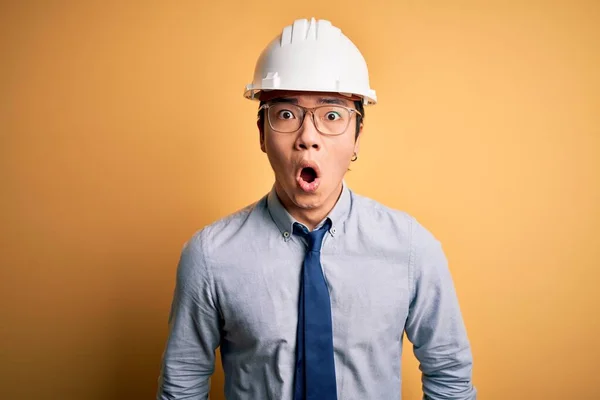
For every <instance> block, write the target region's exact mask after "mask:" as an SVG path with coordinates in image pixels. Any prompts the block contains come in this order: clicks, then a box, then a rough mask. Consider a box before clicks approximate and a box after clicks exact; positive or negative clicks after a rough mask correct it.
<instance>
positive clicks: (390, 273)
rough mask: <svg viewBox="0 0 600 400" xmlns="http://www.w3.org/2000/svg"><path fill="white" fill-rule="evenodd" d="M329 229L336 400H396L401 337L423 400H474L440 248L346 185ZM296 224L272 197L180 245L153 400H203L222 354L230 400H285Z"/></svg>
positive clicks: (297, 267) (294, 299) (467, 354)
mask: <svg viewBox="0 0 600 400" xmlns="http://www.w3.org/2000/svg"><path fill="white" fill-rule="evenodd" d="M328 218H330V219H331V221H332V227H331V228H330V230H329V234H327V235H326V236H325V238H324V241H323V247H322V249H321V264H322V267H323V272H324V276H325V279H326V281H327V285H328V287H329V291H330V297H331V309H332V319H333V344H334V350H335V354H334V357H335V370H336V380H337V391H338V399H340V400H354V399H356V400H388V399H389V400H397V399H400V397H401V378H400V376H401V371H400V367H401V361H400V359H401V355H402V340H403V333H404V332H406V336H407V337H408V339H409V340H410V341H411V342H412V343H413V345H414V352H415V355H416V357H417V358H418V360H419V362H420V366H421V370H422V372H423V392H424V396H425V397H424V398H425V399H431V400H441V399H445V400H447V399H453V400H467V399H468V400H473V399H475V398H476V391H475V388H474V387H473V385H472V382H471V369H472V356H471V348H470V345H469V341H468V338H467V334H466V331H465V327H464V323H463V319H462V316H461V313H460V309H459V304H458V301H457V297H456V293H455V289H454V285H453V282H452V278H451V276H450V272H449V270H448V267H447V261H446V257H445V255H444V253H443V251H442V247H441V245H440V243H439V241H438V240H436V239H435V238H434V237H433V236H432V234H431V233H430V232H428V231H427V230H426V229H425V228H423V226H421V225H420V224H419V223H418V222H417V221H416V220H415V219H414V218H413V217H411V216H409V215H408V214H406V213H403V212H400V211H396V210H393V209H390V208H387V207H385V206H383V205H381V204H380V203H378V202H376V201H374V200H371V199H368V198H366V197H363V196H360V195H357V194H355V193H353V192H352V191H351V190H350V189H349V188H348V187H347V186H346V185H345V184H344V188H343V190H342V194H341V196H340V198H339V200H338V202H337V203H336V205H335V207H334V209H333V210H332V211H331V213H330V214H329V216H328ZM294 222H296V221H295V220H294V219H293V218H292V217H291V215H290V214H289V213H288V212H287V211H286V210H285V208H284V207H283V206H282V204H281V202H280V201H279V199H278V198H277V195H276V193H275V191H274V190H272V191H271V192H270V193H269V194H268V195H266V196H265V197H263V198H262V199H261V200H260V201H258V202H257V203H255V204H252V205H250V206H248V207H246V208H245V209H243V210H241V211H238V212H237V213H235V214H232V215H230V216H228V217H226V218H223V219H221V220H219V221H217V222H215V223H213V224H211V225H209V226H207V227H205V228H204V229H202V230H201V231H199V232H197V233H196V234H195V235H194V236H193V237H192V238H191V239H190V240H189V241H188V242H187V243H186V245H185V246H184V249H183V251H182V254H181V259H180V261H179V266H178V271H177V283H176V288H175V293H174V297H173V303H172V309H171V315H170V319H169V322H170V334H169V338H168V341H167V345H166V348H165V352H164V355H163V365H162V369H161V374H160V379H159V389H158V395H157V398H158V399H160V400H166V399H203V400H204V399H206V398H207V397H208V393H209V380H210V376H211V375H212V373H213V371H214V365H215V350H216V349H217V347H219V346H220V351H221V358H222V363H223V370H224V372H225V396H226V398H227V399H228V400H248V399H260V400H266V399H272V400H291V399H292V391H293V383H294V361H295V353H294V351H295V344H296V325H297V322H298V295H299V290H300V273H301V268H302V263H303V259H304V254H305V251H306V245H305V243H304V242H303V239H302V238H300V237H297V236H295V235H292V231H293V230H292V225H293V223H294ZM323 222H324V221H323Z"/></svg>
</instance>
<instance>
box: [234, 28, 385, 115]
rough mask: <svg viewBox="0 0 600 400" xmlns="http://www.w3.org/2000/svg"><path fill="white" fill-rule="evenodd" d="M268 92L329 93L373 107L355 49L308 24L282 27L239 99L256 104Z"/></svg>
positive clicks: (335, 31) (337, 34)
mask: <svg viewBox="0 0 600 400" xmlns="http://www.w3.org/2000/svg"><path fill="white" fill-rule="evenodd" d="M270 90H298V91H311V92H334V93H340V94H342V95H346V96H351V95H356V96H360V97H361V98H362V99H363V103H364V104H365V105H368V104H375V103H377V96H376V94H375V90H373V89H371V87H370V86H369V71H368V69H367V63H366V62H365V59H364V57H363V56H362V54H361V53H360V51H359V50H358V48H357V47H356V46H355V45H354V43H352V42H351V41H350V39H348V38H347V37H346V36H345V35H344V34H343V33H342V31H341V30H340V29H339V28H336V27H335V26H333V25H331V22H329V21H326V20H318V21H316V20H315V19H314V18H312V19H311V20H310V21H309V20H307V19H298V20H296V21H294V23H293V25H289V26H286V27H285V28H283V32H282V33H281V35H279V36H277V37H276V38H275V39H273V41H271V43H269V45H268V46H267V47H266V48H265V49H264V50H263V52H262V53H261V55H260V57H259V58H258V61H257V62H256V68H255V69H254V80H253V81H252V83H250V84H248V85H246V90H245V92H244V97H246V98H248V99H258V97H259V96H260V93H261V92H262V91H270Z"/></svg>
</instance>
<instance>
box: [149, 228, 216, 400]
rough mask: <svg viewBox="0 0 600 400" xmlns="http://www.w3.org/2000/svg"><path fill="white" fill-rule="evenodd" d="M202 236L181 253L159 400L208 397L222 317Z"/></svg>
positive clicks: (195, 238)
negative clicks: (215, 299) (213, 288)
mask: <svg viewBox="0 0 600 400" xmlns="http://www.w3.org/2000/svg"><path fill="white" fill-rule="evenodd" d="M212 286H213V284H212V278H211V275H210V271H209V269H208V268H207V265H206V262H205V257H204V252H203V250H202V242H201V239H200V238H199V235H196V236H195V237H194V238H192V239H191V240H190V241H189V242H188V243H187V244H186V245H185V246H184V249H183V251H182V253H181V258H180V260H179V264H178V266H177V280H176V285H175V293H174V295H173V301H172V305H171V312H170V316H169V337H168V339H167V344H166V348H165V350H164V353H163V357H162V366H161V371H160V377H159V387H158V393H157V399H158V400H175V399H177V400H179V399H186V400H205V399H207V398H208V394H209V391H210V377H211V375H212V374H213V372H214V366H215V350H216V348H217V347H218V345H219V342H220V318H219V312H218V308H217V306H216V302H215V301H214V296H213V293H214V291H213V290H212Z"/></svg>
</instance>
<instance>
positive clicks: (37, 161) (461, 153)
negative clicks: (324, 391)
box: [0, 0, 600, 400]
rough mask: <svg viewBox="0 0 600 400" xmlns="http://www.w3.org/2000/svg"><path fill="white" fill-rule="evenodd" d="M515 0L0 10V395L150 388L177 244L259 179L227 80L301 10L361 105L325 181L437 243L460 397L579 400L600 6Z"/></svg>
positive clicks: (251, 125)
mask: <svg viewBox="0 0 600 400" xmlns="http://www.w3.org/2000/svg"><path fill="white" fill-rule="evenodd" d="M122 3H127V5H124V4H122ZM521 3H522V2H517V1H515V2H508V1H441V0H439V1H434V0H431V1H425V0H423V1H412V0H411V1H409V0H404V1H386V2H383V1H380V2H367V1H329V0H328V1H323V0H318V1H317V0H302V1H298V2H282V1H273V0H268V1H261V2H249V1H248V2H247V1H222V2H213V1H211V2H202V1H195V2H194V1H178V2H167V1H165V2H113V1H109V2H100V1H98V2H85V1H81V2H70V3H67V2H64V3H62V2H58V1H54V2H50V1H40V2H31V1H30V2H27V1H14V2H8V1H4V2H2V3H1V5H0V174H1V175H0V184H1V186H0V187H1V193H0V194H1V196H0V213H1V214H0V218H1V219H0V227H1V228H0V235H1V236H0V245H1V248H0V262H1V266H2V269H1V276H0V278H1V279H0V285H1V287H0V304H1V307H2V308H1V316H0V317H1V319H0V326H1V329H0V335H1V336H0V346H1V350H0V358H1V359H0V369H1V370H0V381H1V382H2V384H1V392H2V394H1V395H0V397H2V398H3V399H19V400H20V399H36V400H37V399H61V400H70V399H77V400H79V399H90V400H93V399H148V398H152V397H153V396H154V392H155V390H156V379H157V376H158V371H159V363H160V356H161V353H162V350H163V346H164V341H165V339H166V334H167V316H168V311H169V307H170V302H171V295H172V291H173V283H174V277H175V267H176V263H177V260H178V257H179V252H180V250H181V247H182V245H183V243H184V242H185V241H186V240H187V239H188V238H189V237H190V236H191V235H192V234H193V233H194V232H195V231H196V230H197V229H199V228H201V227H202V226H203V225H205V224H207V223H210V222H211V221H214V220H216V219H218V218H220V217H222V216H224V215H226V214H228V213H231V212H233V211H235V210H237V209H239V208H241V207H243V206H245V205H246V204H248V203H251V202H253V201H255V200H257V199H258V198H260V197H261V196H262V195H263V194H265V193H266V192H267V191H268V190H269V189H270V187H271V184H272V179H273V178H272V172H271V170H270V167H269V165H268V162H267V159H266V157H265V155H264V154H262V153H261V152H260V150H259V144H258V133H257V130H256V127H255V113H256V103H252V102H249V101H247V100H245V99H243V97H242V91H243V87H244V85H245V84H246V83H248V82H249V81H250V79H251V77H252V72H253V68H254V62H255V60H256V58H257V57H258V54H259V53H260V51H261V50H262V48H263V47H264V46H265V45H266V44H267V42H268V41H269V40H271V39H272V38H273V37H274V36H275V35H277V34H278V33H279V32H280V30H281V28H282V27H283V26H285V25H287V24H289V23H291V22H292V21H293V20H294V19H296V18H301V17H311V16H316V17H319V18H325V19H330V20H331V21H333V23H334V24H335V25H337V26H340V27H341V28H342V29H343V31H344V32H345V33H346V34H347V35H348V36H349V37H350V38H351V39H352V40H353V41H354V42H355V43H356V44H357V45H358V47H359V48H360V49H361V50H362V52H363V54H364V55H365V57H366V59H367V61H368V63H369V66H370V70H371V74H372V86H373V87H374V88H375V89H376V90H377V92H378V96H379V101H380V104H378V105H377V106H375V107H374V108H368V109H367V119H366V128H365V135H364V138H363V142H362V151H361V153H360V158H359V160H358V162H356V163H354V164H353V166H352V172H350V173H349V174H348V176H347V181H348V183H349V184H350V185H351V187H352V188H353V189H354V190H355V191H356V192H358V193H361V194H364V195H367V196H369V197H372V198H374V199H376V200H379V201H381V202H382V203H384V204H386V205H389V206H392V207H395V208H399V209H403V210H405V211H407V212H409V213H411V214H412V215H414V216H415V217H417V218H418V219H419V220H420V221H421V222H422V223H423V224H424V225H425V226H426V227H428V228H429V229H430V230H431V231H433V233H434V234H435V235H436V236H437V237H438V238H439V239H440V240H441V241H442V242H443V244H444V248H445V250H446V252H447V256H448V258H449V261H450V267H451V270H452V273H453V275H454V278H455V281H456V287H457V290H458V293H459V298H460V302H461V306H462V311H463V314H464V318H465V321H466V324H467V328H468V332H469V336H470V338H471V341H472V345H473V353H474V357H475V367H474V382H475V384H476V386H477V387H478V389H479V393H480V397H479V398H480V399H486V400H513V399H539V400H548V399H576V398H577V399H586V400H587V399H599V398H600V385H599V384H598V378H597V375H598V365H599V364H598V362H599V361H600V352H599V346H598V340H599V339H600V326H599V323H598V322H599V318H600V317H599V316H600V307H599V303H600V289H599V288H598V283H599V278H600V273H599V272H598V270H599V267H600V240H599V239H600V234H599V232H600V206H599V204H600V118H599V114H600V96H599V93H600V73H599V71H600V28H599V27H600V2H598V1H589V2H581V1H579V2H576V1H566V0H565V1H562V2H558V1H547V2H542V1H539V2H524V3H527V5H523V4H521ZM406 354H407V356H406V357H405V359H404V366H405V371H404V373H403V378H404V388H403V393H404V398H405V399H407V400H411V399H418V398H419V396H420V381H419V371H418V369H417V364H416V362H415V361H414V359H413V356H412V354H411V351H410V348H409V346H408V345H407V349H406ZM221 391H222V373H221V372H220V371H218V372H217V375H216V378H215V380H214V385H213V393H214V398H215V399H222V395H221V394H220V393H221Z"/></svg>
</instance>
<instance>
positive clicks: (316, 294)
mask: <svg viewBox="0 0 600 400" xmlns="http://www.w3.org/2000/svg"><path fill="white" fill-rule="evenodd" d="M330 227H331V221H330V220H329V219H327V222H325V224H324V225H323V227H321V228H320V229H318V230H316V231H313V232H308V230H307V229H306V228H305V227H304V226H302V225H300V224H298V223H295V224H294V234H296V235H299V236H303V237H304V238H306V241H307V242H308V249H307V251H306V256H305V258H304V266H303V268H302V282H301V285H300V301H299V304H298V339H297V343H296V376H295V380H294V400H337V392H336V383H335V365H334V362H333V335H332V331H331V303H330V300H329V290H328V289H327V284H326V283H325V278H324V277H323V270H322V269H321V261H320V256H321V245H322V243H323V237H324V236H325V234H326V233H327V232H328V231H329V228H330Z"/></svg>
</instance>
